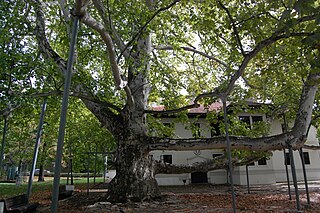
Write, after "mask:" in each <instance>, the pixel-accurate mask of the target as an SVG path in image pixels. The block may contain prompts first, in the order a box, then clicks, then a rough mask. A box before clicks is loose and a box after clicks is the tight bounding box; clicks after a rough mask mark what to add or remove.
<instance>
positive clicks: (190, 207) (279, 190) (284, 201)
mask: <svg viewBox="0 0 320 213" xmlns="http://www.w3.org/2000/svg"><path fill="white" fill-rule="evenodd" d="M104 187H105V186H104V185H103V184H100V185H97V186H95V187H94V188H95V190H91V191H90V192H89V194H87V191H86V189H85V187H84V186H82V188H81V187H80V188H77V189H76V190H75V192H74V195H73V196H72V197H70V198H68V199H65V200H62V201H59V206H58V209H59V212H63V213H64V212H71V213H72V212H74V213H75V212H117V213H119V212H137V213H140V212H146V213H148V212H150V213H151V212H152V213H157V212H160V213H161V212H163V213H164V212H165V213H171V212H186V213H187V212H199V213H200V212H201V213H205V212H232V199H231V191H230V186H228V185H210V184H200V185H188V186H174V187H173V186H170V187H169V186H167V187H160V189H161V191H162V195H163V198H164V199H163V200H162V201H152V202H141V203H126V204H121V203H118V204H111V203H109V202H105V201H104V199H103V198H104V196H105V190H101V188H104ZM235 192H236V207H237V209H236V210H237V212H261V213H263V212H297V207H296V199H295V196H294V194H295V191H294V188H293V187H292V188H291V194H292V196H291V197H292V199H291V200H289V195H288V188H287V185H286V184H285V183H283V184H274V185H259V186H252V187H250V193H248V189H247V187H246V186H235ZM309 195H310V205H307V196H306V194H305V189H304V185H303V184H302V183H301V184H300V185H299V198H300V206H301V212H319V213H320V205H319V204H320V183H319V182H310V183H309ZM50 196H51V194H50V192H43V193H38V194H34V195H33V198H32V201H37V202H40V204H41V206H40V207H39V208H38V212H50V202H51V200H50Z"/></svg>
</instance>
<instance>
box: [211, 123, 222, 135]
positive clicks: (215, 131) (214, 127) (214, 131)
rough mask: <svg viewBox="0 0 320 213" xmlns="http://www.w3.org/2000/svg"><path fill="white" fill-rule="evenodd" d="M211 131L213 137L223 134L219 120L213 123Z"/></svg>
mask: <svg viewBox="0 0 320 213" xmlns="http://www.w3.org/2000/svg"><path fill="white" fill-rule="evenodd" d="M210 133H211V137H214V136H220V135H221V132H220V128H219V122H216V123H211V132H210Z"/></svg>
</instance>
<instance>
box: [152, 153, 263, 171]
mask: <svg viewBox="0 0 320 213" xmlns="http://www.w3.org/2000/svg"><path fill="white" fill-rule="evenodd" d="M260 159H261V157H258V156H249V157H247V158H246V159H242V160H241V161H240V160H238V159H237V158H233V159H232V162H231V163H232V165H233V167H236V166H244V165H247V164H249V163H252V162H254V161H258V160H260ZM228 163H229V161H228V159H227V158H226V157H225V156H219V157H216V158H214V159H212V160H206V161H202V162H197V163H194V164H191V165H174V164H166V163H162V162H158V161H157V162H156V165H155V173H156V174H183V173H192V172H208V171H212V170H217V169H228Z"/></svg>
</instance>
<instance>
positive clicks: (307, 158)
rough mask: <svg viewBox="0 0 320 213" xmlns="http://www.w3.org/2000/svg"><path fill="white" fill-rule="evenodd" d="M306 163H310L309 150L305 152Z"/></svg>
mask: <svg viewBox="0 0 320 213" xmlns="http://www.w3.org/2000/svg"><path fill="white" fill-rule="evenodd" d="M303 159H304V164H310V157H309V152H303Z"/></svg>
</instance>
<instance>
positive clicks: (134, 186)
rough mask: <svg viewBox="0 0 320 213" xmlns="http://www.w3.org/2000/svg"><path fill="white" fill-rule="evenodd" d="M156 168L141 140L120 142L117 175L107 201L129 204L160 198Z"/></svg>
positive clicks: (110, 186) (111, 184)
mask: <svg viewBox="0 0 320 213" xmlns="http://www.w3.org/2000/svg"><path fill="white" fill-rule="evenodd" d="M154 167H155V165H154V163H153V161H152V159H151V158H149V157H148V152H146V149H145V148H144V147H143V145H141V140H139V138H131V139H130V138H128V139H127V140H125V141H120V142H119V146H118V150H117V159H116V171H117V174H116V176H115V178H114V179H113V180H112V181H111V183H110V185H109V188H108V194H107V199H108V200H109V201H110V202H127V201H142V200H150V199H155V198H157V197H159V196H160V191H159V188H158V184H157V182H156V180H155V173H154Z"/></svg>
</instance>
